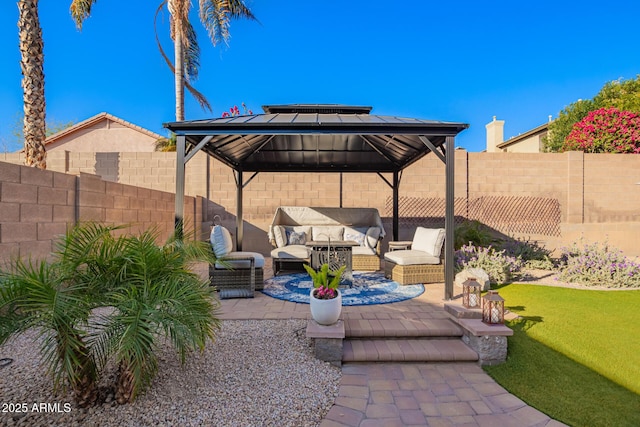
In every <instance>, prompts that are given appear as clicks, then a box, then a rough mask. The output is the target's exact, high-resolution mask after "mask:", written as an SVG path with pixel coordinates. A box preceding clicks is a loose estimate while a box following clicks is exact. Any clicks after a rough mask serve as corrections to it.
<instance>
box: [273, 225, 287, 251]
mask: <svg viewBox="0 0 640 427" xmlns="http://www.w3.org/2000/svg"><path fill="white" fill-rule="evenodd" d="M272 230H273V238H274V240H275V241H276V247H278V248H281V247H283V246H286V245H287V232H286V231H285V229H284V227H283V226H281V225H274V226H273V228H272Z"/></svg>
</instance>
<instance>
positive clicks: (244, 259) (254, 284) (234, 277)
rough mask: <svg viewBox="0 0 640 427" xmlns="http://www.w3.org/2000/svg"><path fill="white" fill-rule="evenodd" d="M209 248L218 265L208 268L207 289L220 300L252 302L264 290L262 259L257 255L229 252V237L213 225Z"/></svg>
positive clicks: (221, 228)
mask: <svg viewBox="0 0 640 427" xmlns="http://www.w3.org/2000/svg"><path fill="white" fill-rule="evenodd" d="M211 246H212V248H213V251H214V253H215V254H216V257H217V258H218V262H216V264H215V265H210V266H209V279H210V281H211V285H212V286H215V287H216V289H217V290H218V291H219V292H220V294H219V295H220V299H225V298H253V294H254V292H255V291H256V290H262V289H263V288H264V257H263V256H262V254H259V253H257V252H233V251H231V248H232V246H233V242H232V240H231V233H229V230H227V229H226V228H224V227H222V226H220V225H216V226H214V227H213V229H212V230H211Z"/></svg>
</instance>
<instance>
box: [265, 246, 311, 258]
mask: <svg viewBox="0 0 640 427" xmlns="http://www.w3.org/2000/svg"><path fill="white" fill-rule="evenodd" d="M310 253H311V250H310V249H309V248H308V247H306V246H304V245H288V246H284V247H282V248H275V249H274V250H272V251H271V258H285V259H307V258H309V256H310V255H309V254H310Z"/></svg>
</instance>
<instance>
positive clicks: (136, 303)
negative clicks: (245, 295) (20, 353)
mask: <svg viewBox="0 0 640 427" xmlns="http://www.w3.org/2000/svg"><path fill="white" fill-rule="evenodd" d="M121 228H123V227H115V226H104V225H98V224H91V223H89V224H81V225H79V226H76V227H74V228H72V229H71V230H70V231H69V232H68V233H67V234H66V236H65V237H64V238H63V239H62V240H61V241H60V242H59V243H58V244H57V246H56V250H55V252H54V257H53V261H51V262H41V263H39V264H32V263H30V262H29V263H24V262H23V261H21V260H17V261H16V262H15V263H14V265H13V267H12V268H11V270H10V271H6V272H5V271H0V345H2V344H3V343H4V342H6V341H7V340H8V339H9V338H10V337H12V336H14V335H17V334H20V333H22V332H25V331H27V330H29V329H32V328H36V330H37V331H39V333H40V335H41V343H42V346H41V353H42V356H43V359H44V361H45V364H46V366H47V369H48V371H49V373H50V374H51V375H52V376H53V379H54V385H55V386H56V387H58V386H60V385H61V384H69V385H70V386H71V388H72V390H73V392H74V397H75V399H76V402H77V403H78V405H79V406H82V407H85V406H89V405H92V404H93V403H95V402H96V401H97V398H98V389H97V383H98V381H99V379H100V375H101V373H102V372H103V371H104V367H105V366H106V365H107V362H108V361H109V360H112V358H115V361H116V363H117V364H118V366H119V375H118V378H117V384H116V386H115V388H116V399H117V401H118V402H120V403H126V402H131V401H132V400H133V399H135V397H136V395H138V394H139V393H140V392H141V391H143V390H144V388H145V387H146V386H147V385H148V384H149V383H150V381H151V379H153V377H154V375H155V373H156V371H157V369H158V361H157V356H156V354H155V353H156V351H157V349H158V347H159V345H160V343H159V339H160V338H161V337H162V336H166V337H168V338H169V340H168V341H169V343H170V344H172V345H173V346H174V348H175V349H176V351H177V353H178V354H179V356H180V357H181V360H182V361H183V362H184V361H185V358H186V355H187V354H188V353H189V352H190V351H193V350H202V349H203V348H204V346H205V344H206V342H207V340H210V339H213V337H214V331H215V330H216V329H217V328H218V327H219V325H220V322H219V320H218V319H217V317H216V313H217V309H218V307H219V304H218V302H217V300H216V299H215V298H213V294H212V292H213V290H212V288H211V287H210V286H209V282H208V280H205V279H201V278H200V277H199V276H198V275H196V274H195V273H193V272H192V271H191V270H190V269H189V266H190V264H191V263H192V262H194V261H206V262H215V255H214V253H213V251H212V250H211V247H210V245H209V244H208V242H200V241H195V240H193V239H192V238H189V237H193V236H188V238H187V239H188V240H179V239H177V238H176V236H177V234H176V235H174V236H172V237H171V238H170V239H169V240H168V241H167V243H166V244H165V245H163V246H158V245H157V244H156V241H157V239H158V235H157V233H155V232H153V231H145V232H143V233H142V234H141V235H140V236H130V235H120V237H115V236H114V234H116V233H120V229H121Z"/></svg>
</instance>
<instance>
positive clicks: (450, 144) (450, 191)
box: [444, 136, 456, 300]
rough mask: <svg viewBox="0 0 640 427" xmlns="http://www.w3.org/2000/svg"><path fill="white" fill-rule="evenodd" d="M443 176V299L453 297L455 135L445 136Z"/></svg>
mask: <svg viewBox="0 0 640 427" xmlns="http://www.w3.org/2000/svg"><path fill="white" fill-rule="evenodd" d="M445 150H446V152H445V160H446V161H445V178H446V195H445V218H444V229H445V238H444V299H445V300H450V299H452V298H453V279H454V277H453V276H454V275H453V273H454V270H453V265H454V261H453V249H454V248H453V239H454V236H453V232H454V228H455V211H454V203H455V197H454V196H455V194H454V191H455V185H454V184H455V175H454V163H455V155H456V152H455V137H453V136H447V137H446V139H445Z"/></svg>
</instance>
